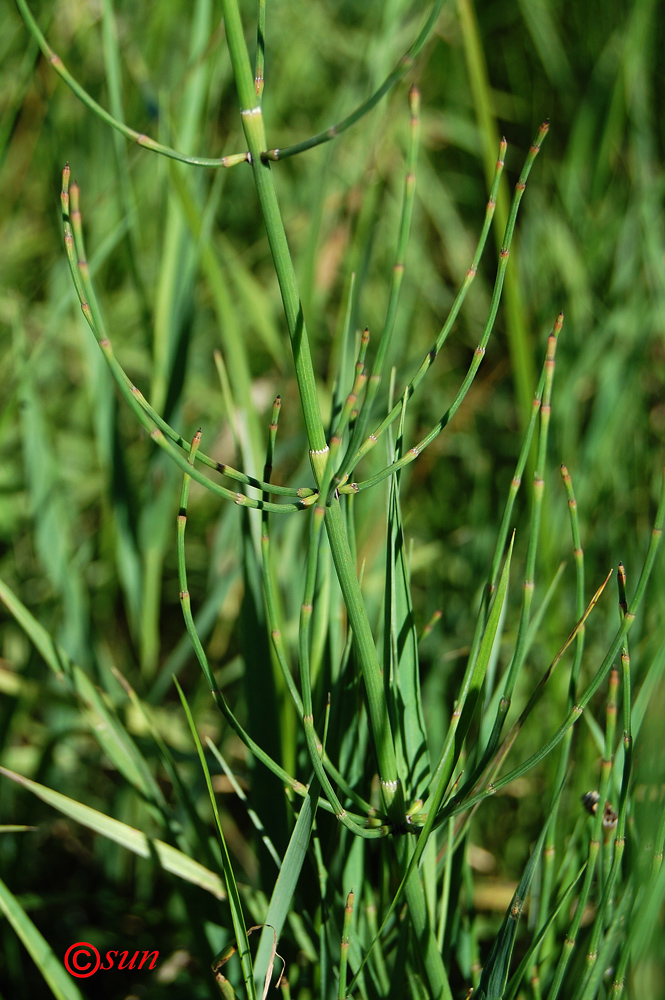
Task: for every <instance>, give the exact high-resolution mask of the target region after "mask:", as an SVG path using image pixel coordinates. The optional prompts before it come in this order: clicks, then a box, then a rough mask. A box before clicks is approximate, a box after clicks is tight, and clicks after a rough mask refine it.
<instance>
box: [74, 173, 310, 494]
mask: <svg viewBox="0 0 665 1000" xmlns="http://www.w3.org/2000/svg"><path fill="white" fill-rule="evenodd" d="M61 203H62V218H63V230H64V240H65V249H66V251H67V260H68V262H69V268H70V271H71V275H72V279H73V281H74V286H75V288H76V294H77V296H78V299H79V302H80V304H81V311H82V312H83V315H84V316H85V319H86V321H87V323H88V326H89V327H90V329H91V330H92V333H93V335H94V337H95V340H96V341H97V343H98V344H99V347H100V348H101V351H102V353H103V355H104V358H105V359H106V362H107V364H108V366H109V368H110V369H111V374H112V375H113V378H114V379H115V382H116V384H117V386H118V388H119V389H120V392H121V394H122V395H123V397H124V399H125V400H126V402H127V403H128V405H129V407H130V409H131V410H132V411H133V413H134V414H135V416H136V417H137V418H138V420H139V422H140V423H141V425H142V426H143V427H144V428H145V430H147V432H148V434H149V435H150V437H151V438H152V439H153V441H155V442H156V444H158V445H159V446H160V447H161V448H162V449H163V450H164V451H166V452H167V453H168V454H169V455H170V456H171V458H172V459H173V461H174V462H175V463H176V465H178V466H179V467H180V468H181V469H183V471H185V470H186V469H187V468H188V463H187V459H186V458H185V456H184V455H183V454H182V453H181V452H180V451H178V450H177V448H175V447H173V444H172V443H171V442H173V441H175V442H176V443H177V444H178V445H180V446H181V447H182V448H183V450H184V451H186V452H189V450H190V446H189V445H188V444H187V443H186V442H185V441H184V440H183V438H182V437H181V436H180V435H179V434H178V433H177V432H176V431H174V430H173V428H171V427H170V426H169V425H168V424H167V423H166V422H165V421H164V420H162V418H161V417H160V416H159V415H158V414H157V413H156V412H155V410H153V409H152V407H151V406H150V405H149V404H148V403H147V401H146V400H145V397H144V396H143V394H142V393H141V392H140V390H139V389H137V387H136V386H135V385H134V384H133V383H132V381H131V380H130V378H129V376H128V375H127V374H126V373H125V371H124V369H123V368H122V367H121V365H120V363H119V362H118V360H117V359H116V357H115V353H114V351H113V347H112V345H111V341H110V340H109V338H108V337H107V336H106V333H105V331H104V327H103V323H102V319H101V315H100V313H99V309H98V306H97V303H96V300H95V296H94V291H93V288H92V284H91V282H90V279H89V272H88V265H87V261H86V257H85V248H84V246H83V243H82V227H81V213H80V208H79V190H78V186H77V185H75V184H73V185H71V210H70V170H69V165H68V164H67V165H66V166H65V169H64V170H63V172H62V191H61ZM155 424H156V425H157V426H155ZM199 460H202V461H203V464H204V465H207V466H209V467H211V468H214V469H215V470H216V471H217V472H222V473H223V474H224V475H229V476H231V478H235V479H239V480H240V481H241V482H243V483H245V482H246V483H248V485H250V486H253V487H254V488H255V489H262V488H263V487H264V486H265V485H266V484H264V483H262V482H261V481H260V480H258V479H253V478H252V477H249V476H245V475H244V474H243V473H239V472H237V470H235V469H230V467H229V466H225V465H222V464H221V463H219V462H215V461H214V460H213V459H210V458H208V457H207V456H204V457H203V459H201V457H200V456H199ZM190 474H191V476H192V478H193V479H195V480H196V481H197V482H198V483H200V484H201V485H202V486H205V488H206V489H208V490H210V491H211V492H212V493H215V494H217V496H221V497H224V499H226V500H232V501H233V503H236V504H238V505H239V506H244V507H254V508H256V509H259V510H261V509H263V507H264V501H263V500H255V499H253V498H251V497H248V496H246V495H245V494H244V493H239V492H234V491H232V490H229V489H226V488H225V487H223V486H219V485H218V484H217V483H214V482H212V481H211V480H210V479H207V478H206V477H205V476H204V475H203V474H202V473H201V472H200V471H199V470H198V469H196V468H192V469H191V472H190ZM271 489H273V490H274V492H275V493H282V492H283V490H284V489H285V488H284V487H272V488H271ZM294 493H295V495H296V496H299V497H300V499H299V500H297V501H296V502H294V503H284V504H275V503H269V504H268V507H267V509H268V510H271V511H273V512H274V513H289V512H293V511H296V510H304V509H305V508H306V507H309V506H311V504H312V503H314V502H315V501H316V493H315V492H314V490H310V489H301V490H295V491H292V490H290V489H289V490H288V491H287V495H288V496H293V495H294Z"/></svg>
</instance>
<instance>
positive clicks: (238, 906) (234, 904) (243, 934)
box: [174, 678, 256, 1000]
mask: <svg viewBox="0 0 665 1000" xmlns="http://www.w3.org/2000/svg"><path fill="white" fill-rule="evenodd" d="M174 684H175V686H176V688H177V690H178V694H179V696H180V701H181V704H182V707H183V709H184V711H185V716H186V717H187V723H188V725H189V730H190V732H191V734H192V739H193V740H194V744H195V746H196V750H197V753H198V755H199V761H200V762H201V770H202V771H203V774H204V776H205V781H206V786H207V788H208V797H209V799H210V805H211V806H212V812H213V816H214V819H215V828H216V830H217V840H218V843H219V846H220V849H221V855H222V867H223V871H224V880H225V882H226V892H227V896H228V901H229V907H230V910H231V921H232V923H233V932H234V934H235V939H236V944H237V946H238V953H239V955H240V965H241V967H242V975H243V979H244V981H245V989H246V990H247V996H248V998H249V1000H256V988H255V985H254V974H253V968H252V956H251V952H250V950H249V940H248V937H247V927H246V926H245V916H244V913H243V909H242V903H241V901H240V893H239V892H238V886H237V883H236V879H235V875H234V873H233V868H232V866H231V859H230V858H229V852H228V850H227V847H226V839H225V837H224V831H223V830H222V822H221V819H220V817H219V811H218V809H217V800H216V798H215V793H214V791H213V787H212V779H211V777H210V770H209V768H208V763H207V761H206V758H205V754H204V752H203V747H202V746H201V740H200V739H199V734H198V732H197V729H196V724H195V722H194V719H193V717H192V713H191V711H190V708H189V705H188V704H187V699H186V698H185V695H184V692H183V690H182V688H181V687H180V685H179V684H178V681H177V680H175V678H174Z"/></svg>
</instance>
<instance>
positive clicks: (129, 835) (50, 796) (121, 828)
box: [0, 767, 226, 899]
mask: <svg viewBox="0 0 665 1000" xmlns="http://www.w3.org/2000/svg"><path fill="white" fill-rule="evenodd" d="M0 774H4V775H5V777H6V778H10V779H11V780H12V781H15V782H16V783H17V784H19V785H21V786H22V787H23V788H25V789H27V791H29V792H32V794H33V795H36V796H37V798H38V799H41V800H42V802H45V803H46V804H47V805H49V806H52V807H53V808H54V809H57V810H58V812H61V813H63V815H65V816H69V817H70V819H73V820H75V821H76V822H77V823H80V824H81V825H82V826H85V827H87V828H88V829H89V830H93V831H94V832H95V833H99V834H101V836H102V837H107V838H108V839H109V840H112V841H114V842H115V843H116V844H120V846H121V847H124V848H126V849H127V850H128V851H131V852H132V854H136V855H137V856H138V857H140V858H148V859H150V858H152V859H153V860H156V861H158V862H159V864H160V865H161V867H162V868H163V869H164V871H167V872H170V873H171V874H172V875H177V877H178V878H181V879H184V880H185V881H186V882H191V883H192V885H198V886H200V888H201V889H205V890H206V892H209V893H211V894H212V895H213V896H215V897H216V898H217V899H224V898H225V895H226V894H225V892H224V889H223V887H222V882H221V879H220V877H219V875H216V874H215V873H214V872H211V871H209V869H207V868H205V867H204V866H203V865H202V864H200V863H199V862H198V861H195V860H194V859H193V858H190V857H188V856H187V855H186V854H183V852H182V851H179V850H178V849H177V848H175V847H172V846H171V844H165V843H164V841H162V840H157V839H155V838H153V837H148V836H146V834H145V833H142V831H141V830H137V829H135V828H134V827H132V826H128V825H127V824H126V823H121V822H120V821H119V820H117V819H113V818H112V817H111V816H106V815H105V814H104V813H102V812H99V811H98V810H97V809H92V808H91V807H90V806H86V805H84V804H83V803H82V802H77V801H76V799H72V798H69V796H67V795H62V794H61V793H60V792H56V791H54V790H53V789H52V788H47V787H46V786H45V785H40V784H38V783H37V782H36V781H31V780H30V778H24V777H23V775H21V774H16V773H15V772H14V771H9V770H8V769H7V768H6V767H0Z"/></svg>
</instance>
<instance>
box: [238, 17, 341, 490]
mask: <svg viewBox="0 0 665 1000" xmlns="http://www.w3.org/2000/svg"><path fill="white" fill-rule="evenodd" d="M222 7H223V10H224V21H225V25H226V40H227V43H228V46H229V53H230V56H231V63H232V66H233V75H234V78H235V82H236V88H237V90H238V98H239V100H240V115H241V118H242V125H243V129H244V132H245V138H246V140H247V145H248V147H249V152H250V154H251V158H252V169H253V171H254V183H255V184H256V193H257V195H258V198H259V204H260V207H261V213H262V215H263V219H264V222H265V227H266V232H267V235H268V242H269V244H270V250H271V253H272V257H273V261H274V264H275V271H276V273H277V281H278V282H279V289H280V293H281V296H282V302H283V304H284V312H285V314H286V322H287V326H288V329H289V336H290V338H291V347H292V350H293V360H294V363H295V370H296V379H297V381H298V391H299V394H300V402H301V406H302V410H303V416H304V419H305V427H306V429H307V438H308V441H309V448H310V458H311V461H312V467H313V469H314V475H315V477H316V479H317V482H318V481H319V479H320V477H321V475H322V473H323V467H324V465H325V459H326V452H327V444H326V439H325V434H324V431H323V422H322V420H321V412H320V410H319V404H318V400H317V394H316V382H315V379H314V369H313V367H312V357H311V353H310V347H309V337H308V335H307V329H306V326H305V317H304V316H303V312H302V305H301V303H300V296H299V295H298V285H297V281H296V273H295V269H294V267H293V261H292V260H291V254H290V251H289V245H288V242H287V239H286V232H285V231H284V223H283V222H282V216H281V213H280V210H279V204H278V201H277V192H276V190H275V182H274V179H273V176H272V171H271V167H270V162H269V160H268V159H267V158H265V157H264V156H263V154H264V152H265V150H266V138H265V129H264V126H263V114H262V112H261V106H260V105H259V104H258V103H257V94H256V86H255V83H254V75H253V73H252V69H251V66H250V62H249V54H248V52H247V46H246V44H245V38H244V34H243V29H242V23H241V21H240V11H239V10H238V0H223V2H222Z"/></svg>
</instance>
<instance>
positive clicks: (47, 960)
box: [0, 879, 83, 1000]
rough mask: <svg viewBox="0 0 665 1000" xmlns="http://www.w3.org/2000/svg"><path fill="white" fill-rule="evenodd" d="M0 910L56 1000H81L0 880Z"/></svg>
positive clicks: (47, 946)
mask: <svg viewBox="0 0 665 1000" xmlns="http://www.w3.org/2000/svg"><path fill="white" fill-rule="evenodd" d="M0 911H1V912H2V913H4V915H5V917H6V918H7V920H8V921H9V924H10V925H11V926H12V927H13V929H14V930H15V931H16V934H17V935H18V937H19V938H20V939H21V941H22V942H23V944H24V945H25V948H26V950H27V951H28V954H29V955H30V957H31V958H32V960H33V962H34V963H35V965H36V966H37V968H38V969H39V971H40V972H41V974H42V976H43V977H44V980H45V982H46V984H47V986H48V988H49V989H50V991H51V993H52V995H53V996H54V997H55V998H56V1000H83V997H82V995H81V993H80V991H79V989H78V987H77V985H76V983H75V982H74V980H73V979H72V977H71V975H70V974H69V973H68V972H66V971H65V969H64V967H63V965H62V963H61V962H60V961H58V959H57V958H56V956H55V954H54V953H53V951H52V950H51V947H50V946H49V944H48V942H47V941H46V939H45V938H44V937H43V936H42V935H41V934H40V932H39V931H38V930H37V928H36V927H35V925H34V924H33V922H32V920H31V919H30V917H29V916H28V914H27V913H26V912H25V910H24V909H23V907H22V906H21V904H20V903H19V901H18V900H17V899H16V897H15V896H14V895H13V894H12V893H11V892H10V891H9V889H8V888H7V886H6V885H5V883H4V882H3V881H2V879H0Z"/></svg>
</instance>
